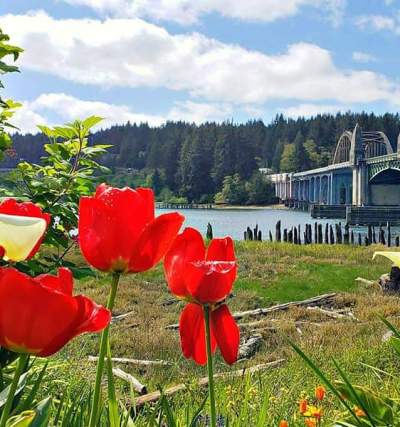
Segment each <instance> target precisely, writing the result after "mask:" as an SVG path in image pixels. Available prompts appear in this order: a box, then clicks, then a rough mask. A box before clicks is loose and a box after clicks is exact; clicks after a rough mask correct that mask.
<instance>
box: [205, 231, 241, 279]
mask: <svg viewBox="0 0 400 427" xmlns="http://www.w3.org/2000/svg"><path fill="white" fill-rule="evenodd" d="M206 260H207V261H236V256H235V248H234V243H233V240H232V238H231V237H229V236H228V237H225V238H222V239H212V240H211V243H210V245H209V246H208V249H207V255H206ZM236 273H237V267H236V266H235V268H234V269H232V271H231V272H230V278H231V280H232V283H233V282H234V281H235V279H236Z"/></svg>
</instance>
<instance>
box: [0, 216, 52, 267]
mask: <svg viewBox="0 0 400 427" xmlns="http://www.w3.org/2000/svg"><path fill="white" fill-rule="evenodd" d="M46 227H47V224H46V221H45V220H44V219H43V218H33V217H29V216H17V215H7V214H0V246H2V247H3V248H4V251H5V254H4V259H5V260H6V261H8V260H11V261H23V260H25V259H27V258H28V256H29V255H30V253H31V252H32V251H33V249H34V248H35V246H36V245H37V244H38V242H39V241H40V240H41V238H42V236H43V235H44V233H45V231H46Z"/></svg>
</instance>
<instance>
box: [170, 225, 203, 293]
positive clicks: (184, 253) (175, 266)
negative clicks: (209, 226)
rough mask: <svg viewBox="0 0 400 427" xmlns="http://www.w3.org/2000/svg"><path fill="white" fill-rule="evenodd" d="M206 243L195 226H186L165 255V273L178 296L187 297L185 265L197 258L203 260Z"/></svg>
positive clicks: (172, 289)
mask: <svg viewBox="0 0 400 427" xmlns="http://www.w3.org/2000/svg"><path fill="white" fill-rule="evenodd" d="M205 251H206V249H205V245H204V240H203V237H202V236H201V234H200V233H199V232H198V231H197V230H195V229H194V228H190V227H189V228H185V230H184V231H183V233H181V234H180V235H179V236H178V237H177V238H176V239H175V242H174V243H173V244H172V246H171V248H170V250H169V251H168V252H167V254H166V255H165V259H164V273H165V277H166V280H167V283H168V286H169V289H170V290H171V292H172V293H173V294H174V295H176V296H177V297H187V296H188V295H189V292H188V290H187V289H186V283H185V277H184V271H185V265H186V264H187V263H189V262H192V261H195V260H203V259H204V256H205Z"/></svg>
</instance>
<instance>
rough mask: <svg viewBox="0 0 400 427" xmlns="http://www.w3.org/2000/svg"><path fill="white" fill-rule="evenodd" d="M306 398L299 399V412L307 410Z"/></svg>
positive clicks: (302, 412)
mask: <svg viewBox="0 0 400 427" xmlns="http://www.w3.org/2000/svg"><path fill="white" fill-rule="evenodd" d="M307 407H308V404H307V400H306V399H301V400H300V404H299V412H300V414H304V413H305V412H306V411H307Z"/></svg>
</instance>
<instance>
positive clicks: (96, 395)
mask: <svg viewBox="0 0 400 427" xmlns="http://www.w3.org/2000/svg"><path fill="white" fill-rule="evenodd" d="M119 278H120V273H114V274H113V276H112V282H111V289H110V294H109V296H108V302H107V308H108V309H109V310H110V311H112V309H113V307H114V302H115V296H116V294H117V289H118V282H119ZM109 331H110V326H107V328H105V329H104V330H103V332H102V334H101V338H100V352H99V361H98V362H97V372H96V382H95V385H94V392H93V401H92V408H91V411H90V421H89V427H95V426H96V424H97V418H98V416H99V406H100V394H101V379H102V377H103V370H104V358H105V356H106V353H107V343H108V336H109ZM0 427H2V426H0Z"/></svg>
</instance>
